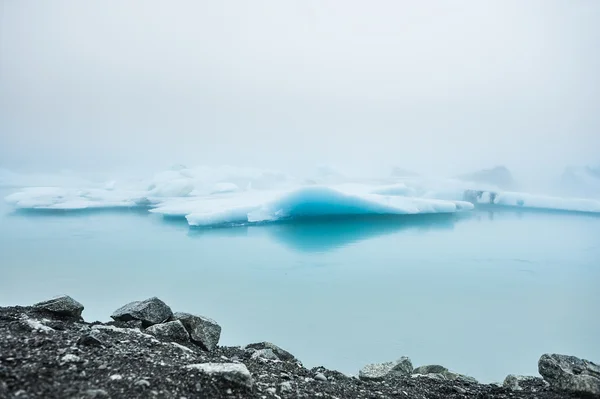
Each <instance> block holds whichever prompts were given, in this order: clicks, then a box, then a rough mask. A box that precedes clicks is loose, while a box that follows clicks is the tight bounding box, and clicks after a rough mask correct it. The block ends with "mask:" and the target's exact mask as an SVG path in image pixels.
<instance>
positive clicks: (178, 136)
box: [0, 0, 600, 174]
mask: <svg viewBox="0 0 600 399" xmlns="http://www.w3.org/2000/svg"><path fill="white" fill-rule="evenodd" d="M0 2H1V8H0V166H4V167H8V168H26V169H28V170H36V169H38V170H50V169H62V168H69V169H75V170H77V169H102V168H110V169H111V170H114V169H115V168H129V167H138V168H139V167H140V166H143V167H156V168H161V167H164V166H168V165H170V164H173V163H183V164H190V165H195V164H234V165H248V166H258V167H272V168H279V169H284V170H294V169H297V168H301V167H308V166H312V165H316V164H329V165H334V166H335V165H339V166H342V167H354V168H367V169H368V168H374V167H380V166H387V165H398V166H401V167H404V168H406V169H412V170H418V171H423V172H429V173H431V172H434V171H437V172H440V173H445V174H453V173H459V172H463V171H468V170H470V169H473V168H479V167H485V166H493V165H495V164H505V165H507V166H509V167H510V168H513V169H520V170H527V171H529V173H533V174H536V173H541V172H542V171H543V172H544V173H547V172H548V171H552V172H554V171H556V173H560V171H561V170H562V168H563V167H564V165H565V164H570V163H576V164H585V163H597V162H600V155H599V154H600V72H599V71H600V1H597V0H587V1H586V0H572V1H565V0H557V1H552V0H539V1H536V0H529V1H522V0H513V1H510V0H501V1H500V0H499V1H480V0H472V1H400V0H390V1H362V0H361V1H349V0H340V1H323V0H303V1H282V0H272V1H241V0H240V1H149V0H143V1H122V0H118V1H79V0H72V1H62V0H54V1H41V0H40V1H26V0H0Z"/></svg>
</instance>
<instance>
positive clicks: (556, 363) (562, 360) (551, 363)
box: [538, 354, 600, 395]
mask: <svg viewBox="0 0 600 399" xmlns="http://www.w3.org/2000/svg"><path fill="white" fill-rule="evenodd" d="M538 370H539V372H540V374H541V375H542V377H544V379H545V380H546V381H547V382H548V383H549V384H550V386H551V387H553V388H557V389H561V390H564V391H568V392H573V393H578V394H588V395H600V366H598V365H597V364H595V363H592V362H590V361H588V360H583V359H579V358H577V357H575V356H566V355H558V354H545V355H542V357H541V358H540V360H539V362H538Z"/></svg>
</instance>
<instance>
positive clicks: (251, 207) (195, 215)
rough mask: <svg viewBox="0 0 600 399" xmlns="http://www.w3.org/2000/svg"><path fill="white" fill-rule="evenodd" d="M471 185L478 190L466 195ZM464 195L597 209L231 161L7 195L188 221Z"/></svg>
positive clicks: (458, 199)
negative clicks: (321, 178)
mask: <svg viewBox="0 0 600 399" xmlns="http://www.w3.org/2000/svg"><path fill="white" fill-rule="evenodd" d="M5 174H6V173H5ZM13 177H14V176H13ZM352 181H354V182H352ZM469 191H470V192H475V193H476V194H477V195H476V196H474V197H473V196H472V195H471V196H470V197H469V196H468V195H467V196H466V195H465V193H467V192H469ZM492 193H493V194H492ZM491 196H493V201H492V198H491ZM465 199H468V200H470V201H472V202H474V203H475V206H477V205H480V204H486V206H496V207H502V206H505V207H519V208H521V209H546V210H562V211H574V212H587V213H600V201H599V200H596V199H581V198H563V197H551V196H547V195H537V194H531V193H519V192H508V191H501V190H499V189H498V188H497V187H494V186H491V185H484V184H476V183H469V182H464V181H460V180H452V179H432V178H425V177H410V178H402V179H394V178H390V179H388V180H385V179H371V180H369V179H354V180H352V179H350V178H345V179H342V180H340V181H337V182H331V181H330V182H328V183H324V182H321V184H317V182H316V181H314V180H313V181H310V182H307V181H306V180H305V179H296V178H293V177H291V176H289V175H286V174H284V173H279V172H276V171H263V170H259V169H244V168H233V167H221V168H216V169H215V168H213V169H211V168H206V167H198V168H186V167H184V166H177V167H173V168H171V169H170V170H167V171H164V172H160V173H158V174H156V175H154V176H153V177H152V178H150V179H138V180H127V181H117V180H109V181H104V182H102V183H92V182H88V183H87V184H85V183H82V181H81V180H77V179H69V181H68V182H67V183H65V184H63V185H62V186H61V185H59V184H57V185H56V186H54V187H26V188H22V189H20V191H18V192H16V193H13V194H10V195H8V196H7V197H6V201H7V202H8V203H10V204H12V205H13V206H14V207H15V208H17V209H47V210H57V209H60V210H65V211H68V210H81V209H110V208H148V209H149V211H150V212H152V213H154V214H159V215H163V216H166V217H180V218H184V217H185V218H186V219H187V221H188V223H189V224H190V226H215V225H226V224H248V223H265V222H271V221H278V220H285V219H301V218H307V217H321V216H324V217H325V216H342V215H347V216H349V215H407V214H430V213H454V212H459V211H469V210H471V209H473V208H474V205H473V204H472V203H470V202H466V201H465Z"/></svg>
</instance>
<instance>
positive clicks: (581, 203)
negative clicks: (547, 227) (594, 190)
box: [477, 191, 600, 213]
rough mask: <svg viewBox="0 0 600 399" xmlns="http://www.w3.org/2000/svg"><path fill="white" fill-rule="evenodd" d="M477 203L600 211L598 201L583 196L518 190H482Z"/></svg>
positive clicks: (541, 208)
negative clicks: (541, 193) (569, 196)
mask: <svg viewBox="0 0 600 399" xmlns="http://www.w3.org/2000/svg"><path fill="white" fill-rule="evenodd" d="M477 202H478V203H483V204H485V203H488V204H493V205H498V206H507V207H519V208H526V209H538V210H553V211H567V212H585V213H600V201H597V200H593V199H585V198H561V197H551V196H547V195H537V194H528V193H518V192H508V191H507V192H500V193H497V194H495V193H492V192H483V193H482V195H481V198H478V200H477Z"/></svg>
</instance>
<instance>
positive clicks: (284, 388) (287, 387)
mask: <svg viewBox="0 0 600 399" xmlns="http://www.w3.org/2000/svg"><path fill="white" fill-rule="evenodd" d="M279 389H280V390H281V392H291V391H293V390H294V388H292V383H291V382H289V381H285V382H282V383H281V384H279Z"/></svg>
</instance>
